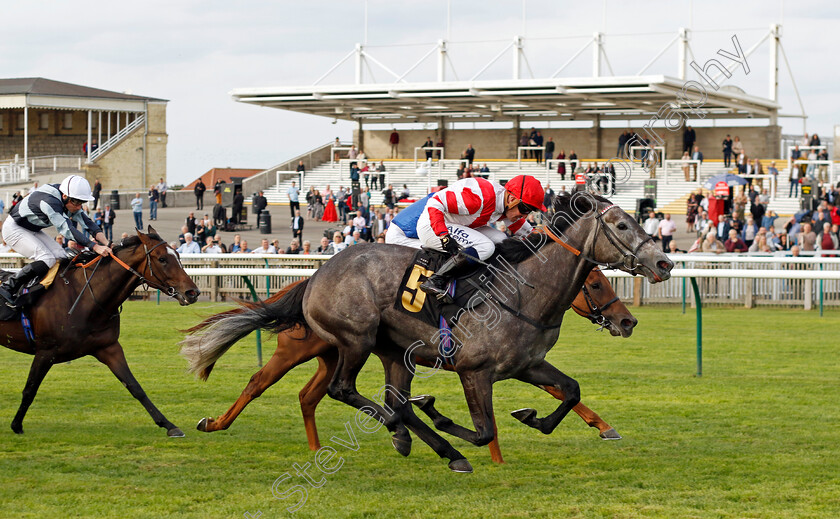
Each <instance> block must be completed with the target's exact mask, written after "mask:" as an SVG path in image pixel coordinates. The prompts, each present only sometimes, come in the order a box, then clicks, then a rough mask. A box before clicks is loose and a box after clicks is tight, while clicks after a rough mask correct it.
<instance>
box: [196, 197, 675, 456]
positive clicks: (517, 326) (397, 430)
mask: <svg viewBox="0 0 840 519" xmlns="http://www.w3.org/2000/svg"><path fill="white" fill-rule="evenodd" d="M554 210H555V213H554V215H553V216H552V217H551V221H550V222H549V224H548V225H547V226H546V228H545V232H544V233H539V234H537V233H535V234H532V235H531V236H530V237H529V238H528V239H526V240H516V239H509V240H505V241H504V242H503V243H502V244H500V245H499V256H501V257H502V259H498V258H497V259H496V260H495V262H494V263H495V265H496V268H495V269H494V271H495V274H496V275H495V276H493V277H492V279H487V286H486V287H485V288H486V293H489V294H490V295H489V296H486V297H478V296H477V297H476V300H475V302H474V303H473V301H472V300H471V302H470V304H467V305H466V308H464V309H463V310H462V312H461V314H460V319H459V321H458V325H457V326H456V327H455V328H453V329H452V333H451V337H449V338H448V340H447V338H446V337H443V336H442V334H441V331H440V330H438V329H436V328H435V327H432V326H429V325H427V324H424V323H422V322H421V321H419V320H414V319H408V318H406V316H405V314H404V313H402V312H400V311H398V310H395V309H394V308H393V306H394V302H395V301H396V300H397V298H398V297H402V298H408V300H409V302H412V303H413V302H414V301H413V300H412V298H414V299H416V298H422V297H423V295H421V294H423V293H422V292H420V291H419V290H417V291H414V292H413V293H406V288H405V287H401V284H402V283H401V281H402V278H403V273H404V272H405V270H406V268H407V267H408V266H409V264H410V262H411V261H412V259H413V257H414V253H415V251H414V250H413V249H409V248H406V247H400V246H390V245H369V246H355V247H351V248H350V249H347V250H346V251H343V252H341V253H340V254H338V255H336V256H335V257H334V258H332V259H331V260H330V261H328V262H327V263H325V264H324V265H323V266H322V267H321V268H320V269H319V270H318V272H317V273H316V274H315V275H313V276H312V278H311V279H310V280H309V282H308V283H301V284H300V285H298V287H295V289H293V290H291V291H290V292H289V294H288V295H287V297H286V298H284V299H283V300H281V301H279V302H277V303H274V304H272V305H265V306H263V307H260V308H257V309H254V310H253V311H251V312H246V313H244V314H238V315H237V316H232V317H231V318H230V319H226V320H223V321H220V323H219V326H215V327H211V329H210V330H208V333H206V334H204V336H203V337H202V339H201V343H200V345H199V347H200V349H201V350H203V351H204V354H203V355H202V359H201V360H200V361H199V360H197V359H196V360H195V362H192V365H191V367H190V369H191V371H200V370H201V369H203V368H204V367H206V366H208V365H210V364H211V363H212V362H215V359H217V358H218V357H219V356H221V354H222V353H224V351H225V350H226V349H227V348H229V347H230V346H231V345H232V344H233V343H234V342H236V340H238V339H239V338H241V337H244V336H245V335H247V334H248V333H250V332H251V331H252V330H254V329H256V328H259V327H262V328H273V329H275V330H277V331H279V330H283V329H287V328H289V327H291V326H294V325H296V324H301V323H303V322H304V321H305V322H306V324H308V326H309V327H311V329H312V330H313V331H314V332H315V333H316V334H317V335H318V336H319V337H321V338H323V339H324V340H325V341H327V342H328V343H330V344H331V345H333V346H335V347H337V348H338V352H339V358H338V364H337V369H336V373H335V375H334V377H333V379H332V381H331V382H330V386H329V390H328V393H329V395H330V396H331V397H332V398H334V399H336V400H339V401H341V402H344V403H346V404H348V405H350V406H352V407H355V408H357V409H360V410H361V411H362V412H365V413H368V414H370V415H372V416H373V417H375V418H376V419H378V420H379V421H380V422H382V423H383V424H384V425H385V426H386V427H387V428H388V430H389V431H391V432H392V433H393V437H392V441H393V444H394V447H395V448H396V449H397V451H398V452H400V453H401V454H403V455H407V454H408V453H409V452H410V446H411V436H410V435H409V433H408V430H407V428H408V429H411V430H412V431H413V432H414V433H415V434H417V436H418V437H419V438H420V439H421V440H423V441H424V442H425V443H427V444H428V445H429V446H430V447H431V448H432V449H433V450H434V451H435V452H436V453H437V454H438V455H439V456H441V457H442V458H447V459H449V461H450V463H449V467H450V469H452V470H453V471H456V472H471V471H472V467H471V466H470V464H469V462H468V461H467V460H466V458H465V457H464V456H463V455H462V454H461V453H460V452H458V451H457V450H456V449H455V448H454V447H452V445H451V444H450V443H449V442H448V441H446V440H445V439H444V438H443V437H441V436H440V435H439V434H437V433H436V432H435V431H434V430H433V429H431V428H430V427H429V426H428V425H426V424H425V422H423V421H422V420H420V419H419V418H418V417H417V416H416V415H415V414H414V411H413V409H412V406H411V403H414V404H415V405H416V406H417V407H418V408H419V409H421V410H422V411H423V412H424V413H425V414H426V415H428V416H429V417H430V418H431V419H432V421H433V423H434V425H435V427H436V428H437V429H438V430H440V431H443V432H447V433H449V434H452V435H454V436H457V437H459V438H462V439H464V440H466V441H468V442H470V443H473V444H475V445H479V446H480V445H486V444H487V443H489V442H490V441H491V440H492V439H493V438H494V437H495V426H494V422H493V409H492V388H493V384H494V383H495V382H497V381H499V380H505V379H510V378H515V379H517V380H521V381H523V382H526V383H529V384H534V385H538V386H554V387H556V388H558V389H559V390H561V391H563V393H564V394H565V395H566V400H564V401H563V402H562V403H561V404H560V405H559V406H558V407H557V409H556V410H555V411H554V412H552V413H551V414H549V415H548V416H546V417H543V418H537V412H536V411H535V410H533V409H521V410H519V411H514V412H513V413H512V414H513V416H514V417H515V418H517V419H518V420H520V421H521V422H522V423H524V424H526V425H528V426H530V427H533V428H535V429H537V430H539V431H541V432H543V433H544V434H549V433H551V432H552V431H553V430H554V429H555V428H556V427H557V425H558V424H559V423H560V421H562V420H563V418H564V417H565V416H566V414H567V413H568V412H569V411H570V410H571V409H572V408H573V407H574V406H575V405H576V404H577V403H578V402H579V401H580V388H579V386H578V384H577V382H576V381H575V380H573V379H572V378H570V377H568V376H567V375H565V374H563V373H562V372H560V371H559V370H558V369H557V368H555V367H554V366H552V365H551V364H549V363H548V362H546V360H545V355H546V353H547V352H548V351H549V350H550V349H551V348H552V347H553V346H554V344H555V343H556V342H557V339H558V337H559V327H560V325H561V324H562V319H563V314H564V313H565V311H566V310H568V309H569V307H570V306H571V303H572V301H573V300H574V298H575V296H576V295H577V294H578V292H580V290H581V287H582V286H583V283H584V281H585V280H586V277H587V275H588V274H589V272H590V271H591V270H592V268H594V267H595V266H598V265H601V266H605V267H608V268H616V269H620V270H623V271H626V272H629V273H631V274H643V275H645V277H646V278H647V279H648V281H650V282H651V283H657V282H660V281H664V280H666V279H668V278H669V277H670V271H671V269H672V268H673V263H672V262H671V261H670V260H669V259H668V258H667V256H665V255H664V254H663V253H662V251H661V250H660V249H659V248H658V247H656V245H655V244H654V243H653V241H652V240H651V238H650V236H648V235H647V234H646V233H645V232H644V231H643V230H642V228H641V227H639V225H638V224H637V223H636V222H635V221H634V220H633V218H631V217H630V216H629V215H627V213H625V212H624V211H623V210H621V209H620V208H618V207H617V206H614V205H613V204H611V203H610V202H609V201H608V200H606V199H604V198H601V197H595V196H592V195H587V194H584V193H579V194H576V195H573V196H571V197H569V196H564V197H558V198H557V200H556V201H555V205H554ZM417 284H419V281H418V283H417ZM337 287H340V290H337ZM409 288H411V287H409ZM414 288H416V284H415V285H414ZM234 321H235V322H234ZM442 337H443V340H442ZM216 351H218V352H219V353H218V355H215V353H214V354H211V355H208V354H207V352H216ZM374 351H375V352H376V353H377V355H379V356H380V358H381V360H382V362H383V366H384V367H385V374H386V385H385V386H384V387H383V388H382V390H381V391H380V395H383V396H384V402H380V403H377V402H374V401H372V400H370V399H368V398H366V397H364V396H362V395H361V394H359V392H358V391H357V390H356V378H357V376H358V373H359V371H360V370H361V368H362V366H363V365H364V364H365V362H366V361H367V359H368V358H369V356H370V354H371V353H373V352H374ZM182 353H184V351H183V350H182ZM441 353H445V356H446V357H447V358H448V359H451V362H454V365H455V371H456V372H457V373H458V375H459V377H460V379H461V383H462V385H463V389H464V395H465V397H466V400H467V404H468V407H469V411H470V415H471V417H472V421H473V425H474V426H475V430H472V429H469V428H467V427H464V426H461V425H458V424H455V423H454V422H453V421H452V420H451V419H449V418H447V417H445V416H443V415H442V414H440V413H439V412H438V411H437V410H436V409H435V406H434V398H433V397H431V396H419V397H415V398H411V396H410V395H411V381H412V379H413V377H414V375H415V373H416V368H415V365H414V358H415V356H418V357H420V358H423V359H425V360H427V361H428V362H430V363H436V362H440V361H441ZM185 356H187V358H188V359H190V355H189V354H188V353H187V354H185ZM191 360H192V359H191ZM425 375H426V376H428V372H427V373H426V374H425Z"/></svg>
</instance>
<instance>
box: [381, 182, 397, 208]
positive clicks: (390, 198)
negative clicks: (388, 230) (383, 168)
mask: <svg viewBox="0 0 840 519" xmlns="http://www.w3.org/2000/svg"><path fill="white" fill-rule="evenodd" d="M382 195H383V199H382V202H383V203H384V204H385V207H387V208H388V209H393V208H394V186H393V185H391V184H388V188H387V189H384V190H382Z"/></svg>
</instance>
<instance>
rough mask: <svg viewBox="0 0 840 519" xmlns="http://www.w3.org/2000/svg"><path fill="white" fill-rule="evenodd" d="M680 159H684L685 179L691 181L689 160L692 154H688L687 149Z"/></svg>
mask: <svg viewBox="0 0 840 519" xmlns="http://www.w3.org/2000/svg"><path fill="white" fill-rule="evenodd" d="M680 160H682V163H683V166H682V170H683V175H685V181H686V182H690V181H691V180H690V179H691V162H689V161H690V160H691V156H690V155H689V154H688V152H687V151H684V152H683V155H682V158H681V159H680Z"/></svg>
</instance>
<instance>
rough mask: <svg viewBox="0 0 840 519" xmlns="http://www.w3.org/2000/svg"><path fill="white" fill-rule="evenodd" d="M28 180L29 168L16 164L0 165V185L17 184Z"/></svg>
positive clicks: (6, 163) (5, 163)
mask: <svg viewBox="0 0 840 519" xmlns="http://www.w3.org/2000/svg"><path fill="white" fill-rule="evenodd" d="M27 180H29V168H27V167H26V164H19V163H17V162H4V163H0V184H17V183H20V182H25V181H27Z"/></svg>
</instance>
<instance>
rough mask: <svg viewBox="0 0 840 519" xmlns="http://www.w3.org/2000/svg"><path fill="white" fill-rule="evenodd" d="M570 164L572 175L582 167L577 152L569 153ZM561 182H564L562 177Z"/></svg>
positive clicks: (571, 151)
mask: <svg viewBox="0 0 840 519" xmlns="http://www.w3.org/2000/svg"><path fill="white" fill-rule="evenodd" d="M569 163H570V164H571V166H572V175H574V174H575V172H576V171H577V168H578V166H580V161H578V156H577V153H575V150H570V151H569ZM561 180H563V179H562V177H561Z"/></svg>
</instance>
